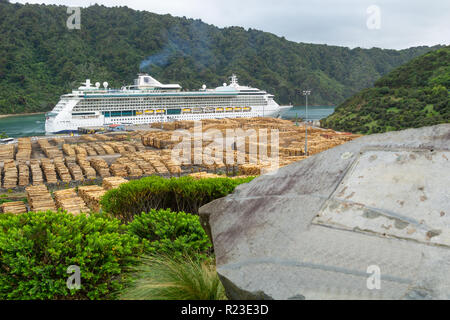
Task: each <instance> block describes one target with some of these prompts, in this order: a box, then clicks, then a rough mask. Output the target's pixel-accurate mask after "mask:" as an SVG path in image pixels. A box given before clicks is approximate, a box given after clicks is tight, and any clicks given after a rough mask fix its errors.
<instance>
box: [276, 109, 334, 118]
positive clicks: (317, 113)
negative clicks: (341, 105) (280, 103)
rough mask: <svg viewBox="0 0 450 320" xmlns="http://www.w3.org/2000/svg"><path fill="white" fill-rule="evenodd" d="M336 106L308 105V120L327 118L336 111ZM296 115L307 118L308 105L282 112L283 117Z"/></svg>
mask: <svg viewBox="0 0 450 320" xmlns="http://www.w3.org/2000/svg"><path fill="white" fill-rule="evenodd" d="M335 108H336V107H335V106H308V119H307V120H320V119H323V118H326V117H328V116H329V115H330V114H332V113H333V112H334V109H335ZM296 116H297V117H298V118H302V119H305V116H306V107H305V106H296V107H293V108H291V109H288V110H285V111H283V112H282V113H281V118H283V119H295V117H296Z"/></svg>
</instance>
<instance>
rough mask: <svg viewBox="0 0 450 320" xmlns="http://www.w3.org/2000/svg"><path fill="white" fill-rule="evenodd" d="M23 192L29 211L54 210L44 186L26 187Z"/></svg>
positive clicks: (53, 203) (53, 204)
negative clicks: (24, 192) (25, 195)
mask: <svg viewBox="0 0 450 320" xmlns="http://www.w3.org/2000/svg"><path fill="white" fill-rule="evenodd" d="M25 191H26V193H27V198H28V204H29V205H30V209H31V211H35V212H37V211H47V210H53V211H55V210H56V207H55V202H54V201H53V199H52V196H51V195H50V192H48V189H47V187H46V186H45V185H43V184H41V185H38V186H28V187H26V188H25Z"/></svg>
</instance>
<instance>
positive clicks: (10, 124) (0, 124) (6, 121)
mask: <svg viewBox="0 0 450 320" xmlns="http://www.w3.org/2000/svg"><path fill="white" fill-rule="evenodd" d="M0 132H5V133H6V134H7V135H8V136H9V137H12V138H16V137H29V136H42V135H45V114H44V113H40V114H31V115H23V116H12V117H6V118H0Z"/></svg>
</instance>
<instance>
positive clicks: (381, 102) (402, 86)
mask: <svg viewBox="0 0 450 320" xmlns="http://www.w3.org/2000/svg"><path fill="white" fill-rule="evenodd" d="M449 88H450V46H448V47H445V48H442V49H439V50H437V51H433V52H429V53H427V54H425V55H423V56H420V57H418V58H415V59H413V60H411V61H410V62H409V63H406V64H405V65H402V66H400V67H398V68H397V69H395V70H393V71H392V72H390V73H389V74H387V75H385V76H384V77H382V78H381V79H379V80H378V81H376V82H375V86H374V88H370V89H365V90H362V91H361V92H359V93H358V94H356V95H354V96H353V97H351V98H349V99H348V100H346V101H345V102H344V103H342V104H341V105H340V106H338V107H337V108H336V110H335V112H334V113H333V114H332V115H330V116H328V118H326V119H323V120H322V121H321V122H322V126H324V127H328V128H333V129H335V130H344V131H351V132H359V133H377V132H385V131H391V130H400V129H405V128H417V127H422V126H429V125H434V124H438V123H446V122H450V94H449Z"/></svg>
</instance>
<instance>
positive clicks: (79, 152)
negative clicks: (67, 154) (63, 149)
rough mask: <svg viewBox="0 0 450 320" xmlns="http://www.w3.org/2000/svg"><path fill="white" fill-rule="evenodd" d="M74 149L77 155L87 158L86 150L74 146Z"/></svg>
mask: <svg viewBox="0 0 450 320" xmlns="http://www.w3.org/2000/svg"><path fill="white" fill-rule="evenodd" d="M74 149H75V153H76V154H77V155H82V156H87V152H86V149H85V148H83V147H82V146H79V145H76V146H74Z"/></svg>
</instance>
